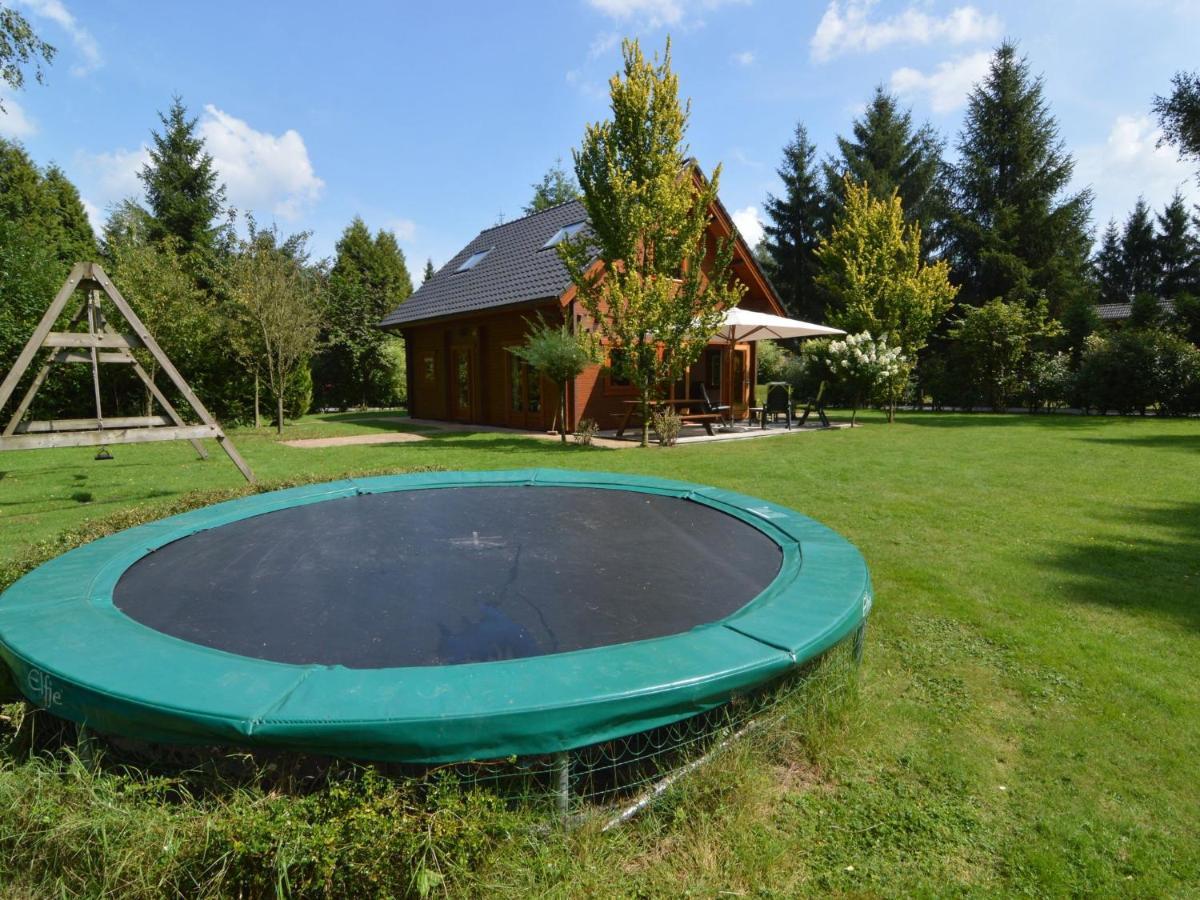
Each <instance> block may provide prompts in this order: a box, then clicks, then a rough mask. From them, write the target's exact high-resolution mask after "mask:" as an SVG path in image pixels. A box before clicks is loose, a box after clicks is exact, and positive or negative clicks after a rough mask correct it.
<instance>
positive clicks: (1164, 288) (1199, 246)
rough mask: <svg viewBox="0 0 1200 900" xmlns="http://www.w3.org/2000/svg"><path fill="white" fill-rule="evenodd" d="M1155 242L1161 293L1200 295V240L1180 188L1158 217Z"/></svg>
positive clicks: (1173, 297)
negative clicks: (1193, 227) (1194, 229)
mask: <svg viewBox="0 0 1200 900" xmlns="http://www.w3.org/2000/svg"><path fill="white" fill-rule="evenodd" d="M1157 222H1158V233H1157V234H1156V235H1155V238H1154V243H1155V248H1156V251H1157V255H1158V270H1159V279H1160V281H1159V295H1160V296H1161V297H1162V298H1163V299H1165V300H1172V301H1174V300H1176V299H1177V298H1179V297H1180V296H1181V295H1183V294H1191V295H1193V296H1200V239H1197V236H1196V233H1195V232H1194V231H1193V229H1192V222H1191V219H1190V218H1189V216H1188V209H1187V205H1186V204H1185V203H1184V200H1183V195H1182V194H1180V193H1179V191H1176V192H1175V195H1174V196H1173V197H1171V202H1170V203H1168V204H1167V205H1166V206H1165V207H1163V211H1162V212H1161V213H1160V214H1159V215H1158V217H1157Z"/></svg>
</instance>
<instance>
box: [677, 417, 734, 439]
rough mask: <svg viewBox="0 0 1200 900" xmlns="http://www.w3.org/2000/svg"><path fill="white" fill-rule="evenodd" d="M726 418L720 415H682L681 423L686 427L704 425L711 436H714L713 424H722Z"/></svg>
mask: <svg viewBox="0 0 1200 900" xmlns="http://www.w3.org/2000/svg"><path fill="white" fill-rule="evenodd" d="M723 418H724V416H722V415H720V414H719V413H680V414H679V421H680V422H682V423H683V424H684V425H703V426H704V430H705V431H706V432H708V434H709V435H712V434H713V422H720V421H721V420H722V419H723Z"/></svg>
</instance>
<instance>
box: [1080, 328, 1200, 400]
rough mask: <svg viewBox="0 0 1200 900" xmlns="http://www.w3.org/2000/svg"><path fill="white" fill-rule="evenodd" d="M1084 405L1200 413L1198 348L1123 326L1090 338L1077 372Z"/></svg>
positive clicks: (1161, 334)
mask: <svg viewBox="0 0 1200 900" xmlns="http://www.w3.org/2000/svg"><path fill="white" fill-rule="evenodd" d="M1078 390H1079V395H1080V397H1081V400H1082V402H1083V404H1084V405H1085V406H1087V407H1090V408H1092V409H1096V410H1099V411H1100V412H1108V411H1109V410H1115V411H1116V412H1118V413H1122V414H1129V413H1134V412H1136V413H1141V414H1143V415H1145V413H1146V412H1147V410H1149V409H1151V408H1153V407H1158V410H1159V412H1160V413H1162V414H1166V415H1188V414H1190V413H1195V412H1200V350H1198V349H1197V348H1196V347H1195V346H1194V345H1192V344H1191V343H1189V342H1188V341H1185V340H1183V339H1182V338H1179V337H1177V336H1175V335H1173V334H1170V333H1169V332H1165V331H1161V330H1158V329H1153V328H1124V329H1122V330H1120V331H1118V332H1117V333H1115V334H1113V335H1111V336H1108V337H1100V336H1098V335H1094V336H1093V337H1091V338H1089V340H1088V343H1087V347H1086V349H1085V351H1084V354H1083V361H1082V364H1081V366H1080V369H1079V383H1078Z"/></svg>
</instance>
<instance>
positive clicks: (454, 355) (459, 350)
mask: <svg viewBox="0 0 1200 900" xmlns="http://www.w3.org/2000/svg"><path fill="white" fill-rule="evenodd" d="M450 417H451V418H453V419H456V420H458V421H459V422H473V421H474V420H475V354H474V352H473V351H472V349H471V348H470V347H452V348H451V350H450Z"/></svg>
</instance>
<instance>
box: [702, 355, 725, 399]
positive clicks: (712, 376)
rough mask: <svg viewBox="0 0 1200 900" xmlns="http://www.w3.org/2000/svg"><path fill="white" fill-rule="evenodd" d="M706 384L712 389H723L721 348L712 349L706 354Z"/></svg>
mask: <svg viewBox="0 0 1200 900" xmlns="http://www.w3.org/2000/svg"><path fill="white" fill-rule="evenodd" d="M704 383H705V384H706V385H708V386H709V387H710V388H718V389H719V388H720V387H721V348H720V347H710V348H709V349H708V350H706V351H705V353H704Z"/></svg>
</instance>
